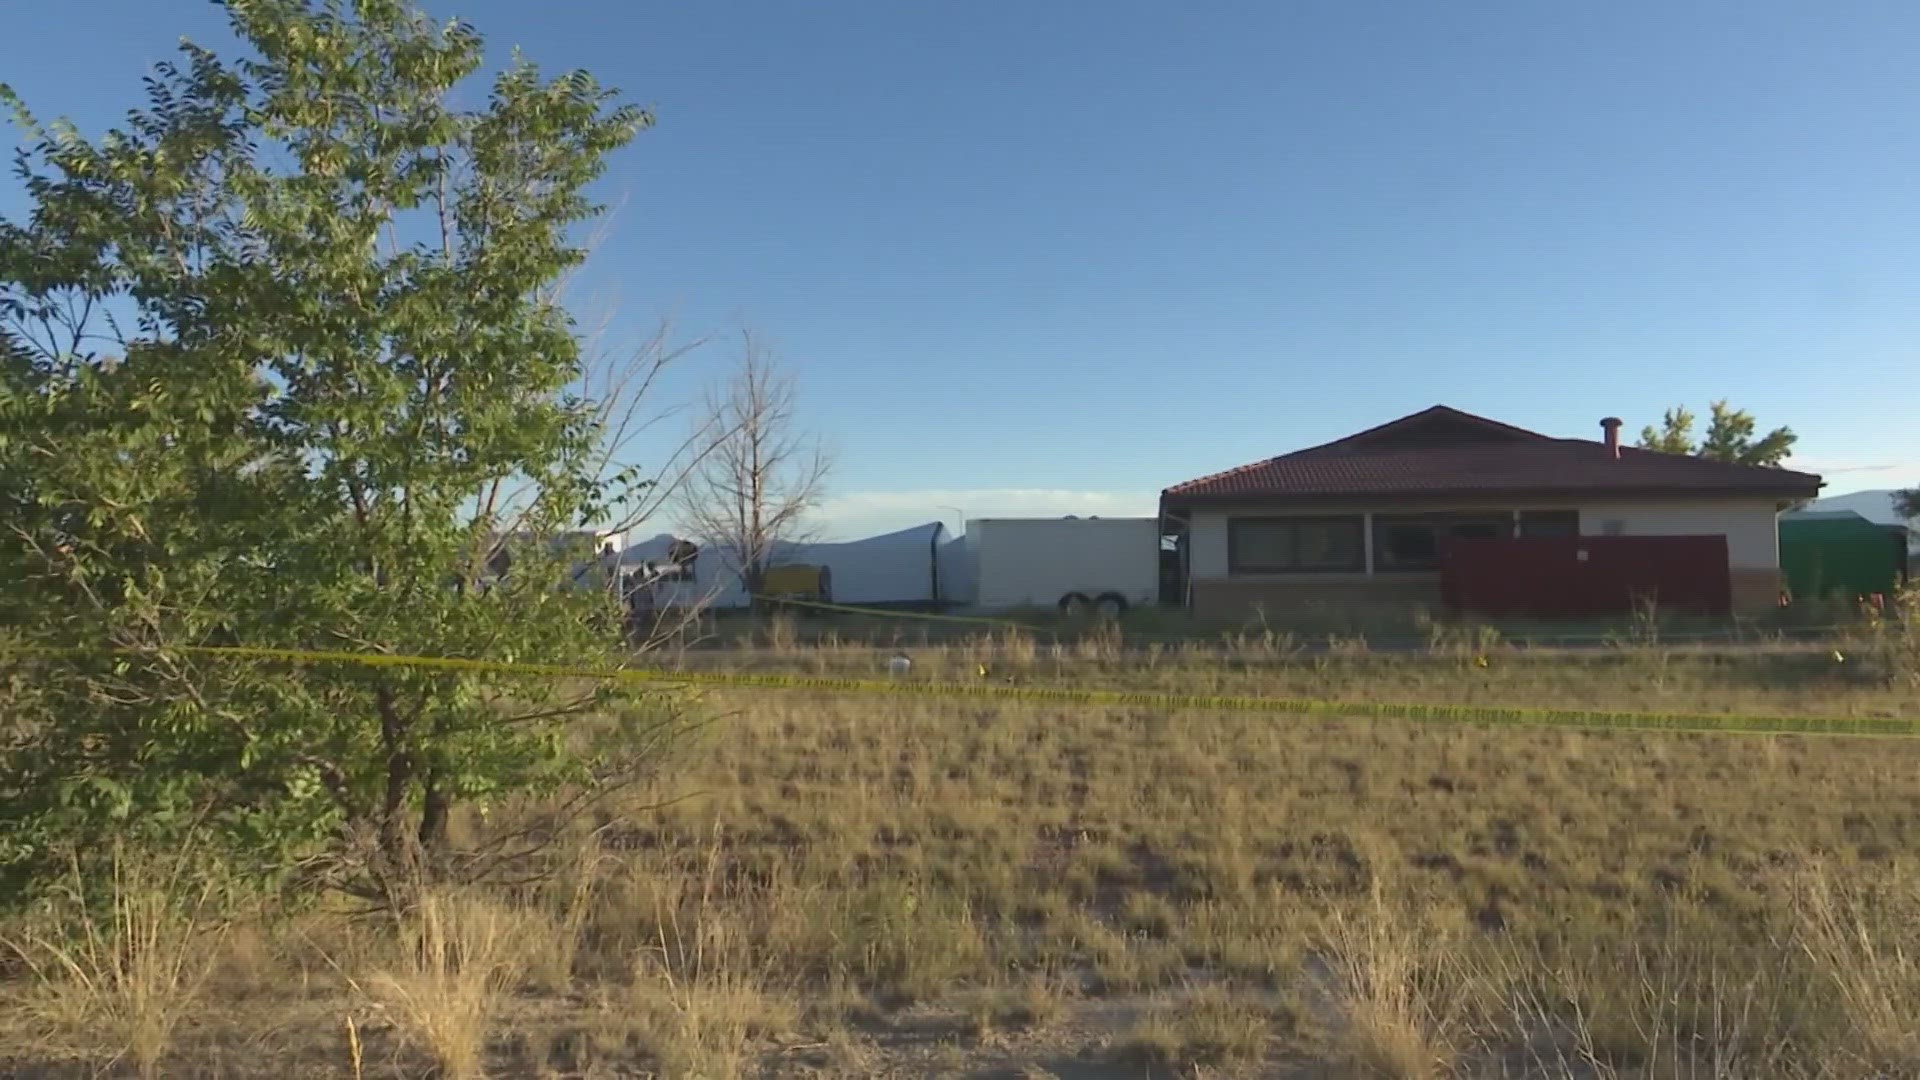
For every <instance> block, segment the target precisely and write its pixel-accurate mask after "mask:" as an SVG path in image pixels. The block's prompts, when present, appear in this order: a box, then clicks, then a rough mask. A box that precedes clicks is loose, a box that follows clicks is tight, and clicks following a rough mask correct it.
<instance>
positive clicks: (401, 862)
mask: <svg viewBox="0 0 1920 1080" xmlns="http://www.w3.org/2000/svg"><path fill="white" fill-rule="evenodd" d="M374 702H375V704H376V705H377V706H378V708H379V711H380V743H381V746H382V748H384V749H385V750H386V752H387V788H386V793H385V794H384V795H383V796H382V797H381V800H380V854H381V855H382V856H384V857H385V858H386V860H387V861H388V863H389V865H391V866H394V867H402V866H406V865H408V864H409V863H411V862H412V861H413V850H414V849H413V845H414V842H415V841H414V838H413V836H411V835H410V834H409V832H408V830H407V821H406V811H407V788H408V787H410V786H411V785H412V784H413V778H414V768H413V755H412V753H410V752H409V750H408V747H407V724H406V721H405V720H404V719H402V718H401V716H400V709H399V706H398V705H397V704H396V703H395V702H394V698H393V689H392V688H391V687H389V686H386V685H384V684H383V685H381V686H380V687H379V688H377V689H376V690H375V691H374Z"/></svg>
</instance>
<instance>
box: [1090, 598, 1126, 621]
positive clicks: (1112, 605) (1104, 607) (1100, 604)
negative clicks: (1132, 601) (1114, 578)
mask: <svg viewBox="0 0 1920 1080" xmlns="http://www.w3.org/2000/svg"><path fill="white" fill-rule="evenodd" d="M1093 610H1094V613H1095V614H1097V615H1099V616H1100V617H1101V618H1103V619H1117V618H1119V617H1120V616H1122V615H1125V614H1126V613H1127V598H1126V597H1124V596H1121V595H1120V594H1119V593H1117V592H1109V593H1101V594H1100V595H1099V596H1098V597H1097V598H1095V600H1094V601H1093Z"/></svg>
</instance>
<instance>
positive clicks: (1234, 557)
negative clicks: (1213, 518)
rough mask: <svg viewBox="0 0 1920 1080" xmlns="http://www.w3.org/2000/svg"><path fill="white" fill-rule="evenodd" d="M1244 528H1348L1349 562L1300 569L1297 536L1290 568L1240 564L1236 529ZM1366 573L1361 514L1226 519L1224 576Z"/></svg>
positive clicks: (1365, 522) (1239, 545) (1365, 542)
mask: <svg viewBox="0 0 1920 1080" xmlns="http://www.w3.org/2000/svg"><path fill="white" fill-rule="evenodd" d="M1247 525H1259V526H1276V525H1280V526H1290V527H1293V528H1296V529H1297V528H1300V527H1304V526H1321V527H1325V526H1339V527H1343V528H1349V529H1351V530H1352V534H1353V545H1354V547H1353V559H1352V561H1351V562H1350V563H1345V564H1342V565H1339V566H1302V565H1300V563H1299V559H1298V557H1297V553H1298V551H1299V534H1298V533H1297V532H1296V533H1295V536H1294V541H1295V543H1294V550H1295V553H1296V558H1295V559H1294V560H1293V563H1292V564H1291V565H1278V564H1258V565H1253V564H1249V563H1247V562H1246V561H1244V557H1243V555H1242V554H1241V541H1240V529H1241V528H1242V527H1243V526H1247ZM1366 570H1367V518H1366V515H1365V514H1313V515H1290V514H1252V515H1246V516H1234V517H1229V518H1228V519H1227V573H1228V575H1230V576H1236V577H1237V576H1244V575H1253V574H1363V573H1366Z"/></svg>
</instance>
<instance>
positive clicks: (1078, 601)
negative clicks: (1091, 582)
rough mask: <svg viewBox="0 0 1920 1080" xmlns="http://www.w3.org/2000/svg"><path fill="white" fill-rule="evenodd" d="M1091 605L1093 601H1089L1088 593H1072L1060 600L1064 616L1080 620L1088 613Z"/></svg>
mask: <svg viewBox="0 0 1920 1080" xmlns="http://www.w3.org/2000/svg"><path fill="white" fill-rule="evenodd" d="M1089 603H1091V601H1089V600H1088V599H1087V594H1086V593H1077V592H1070V593H1068V594H1067V595H1065V596H1063V597H1061V598H1060V612H1061V614H1063V615H1069V616H1072V617H1075V618H1078V617H1079V616H1082V615H1085V614H1086V613H1087V605H1088V604H1089Z"/></svg>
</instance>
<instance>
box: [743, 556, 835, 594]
mask: <svg viewBox="0 0 1920 1080" xmlns="http://www.w3.org/2000/svg"><path fill="white" fill-rule="evenodd" d="M760 594H761V596H762V597H763V598H765V599H767V600H807V601H811V602H812V603H816V604H831V603H833V575H832V574H830V573H828V572H827V568H826V567H824V566H805V565H792V566H769V567H767V569H766V571H765V572H764V573H762V574H761V575H760Z"/></svg>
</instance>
